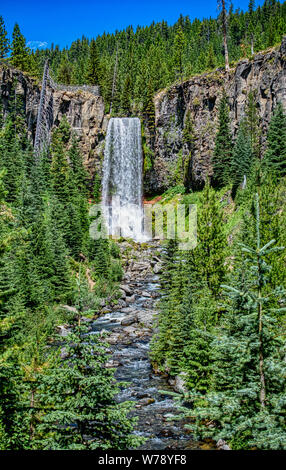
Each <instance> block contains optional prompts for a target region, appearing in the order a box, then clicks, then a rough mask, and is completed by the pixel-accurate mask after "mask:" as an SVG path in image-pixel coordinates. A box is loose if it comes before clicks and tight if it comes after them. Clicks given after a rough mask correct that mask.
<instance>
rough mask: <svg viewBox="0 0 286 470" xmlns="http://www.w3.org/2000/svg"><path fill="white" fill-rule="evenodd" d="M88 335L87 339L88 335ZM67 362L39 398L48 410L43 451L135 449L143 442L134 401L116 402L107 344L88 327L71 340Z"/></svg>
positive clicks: (40, 429) (41, 427) (41, 430)
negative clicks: (136, 424) (133, 415)
mask: <svg viewBox="0 0 286 470" xmlns="http://www.w3.org/2000/svg"><path fill="white" fill-rule="evenodd" d="M83 335H85V340H84V341H83V340H82V336H83ZM65 348H66V359H65V360H64V361H61V363H58V365H57V366H56V367H54V368H52V369H51V370H50V373H49V374H46V375H44V376H43V377H42V384H41V387H40V391H39V393H38V397H37V400H38V402H39V403H40V404H41V407H42V408H44V414H43V416H42V417H41V421H40V422H39V424H38V426H37V428H36V435H38V436H39V439H38V441H37V440H35V445H36V447H37V448H39V449H52V450H66V449H68V450H84V449H86V450H95V449H101V450H104V449H105V450H106V449H111V448H113V449H114V448H115V449H119V450H120V449H122V450H123V449H126V448H134V447H136V446H137V445H138V444H139V443H140V442H141V439H140V438H138V437H136V436H135V435H134V434H133V433H132V431H133V426H134V418H128V417H127V413H128V412H129V411H130V403H128V402H125V403H120V404H118V403H116V401H115V399H114V397H115V395H116V393H118V391H119V388H118V386H116V385H115V383H114V378H113V370H110V369H108V368H106V367H104V364H105V362H106V361H107V355H106V353H105V351H104V344H101V343H100V341H99V339H96V338H95V336H94V335H89V336H86V327H84V326H76V327H74V329H73V332H72V333H70V335H69V336H68V337H66V339H65Z"/></svg>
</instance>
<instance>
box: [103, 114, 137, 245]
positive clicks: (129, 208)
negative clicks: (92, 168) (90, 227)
mask: <svg viewBox="0 0 286 470" xmlns="http://www.w3.org/2000/svg"><path fill="white" fill-rule="evenodd" d="M142 166H143V158H142V148H141V123H140V120H139V119H138V118H112V119H110V121H109V125H108V130H107V136H106V143H105V151H104V163H103V180H102V206H103V214H104V218H105V223H106V226H107V231H108V233H109V234H110V235H114V236H117V237H119V236H122V237H126V238H133V239H134V240H136V241H143V239H144V237H143V234H142V221H143V202H142V194H143V188H142V186H143V183H142V179H143V175H142Z"/></svg>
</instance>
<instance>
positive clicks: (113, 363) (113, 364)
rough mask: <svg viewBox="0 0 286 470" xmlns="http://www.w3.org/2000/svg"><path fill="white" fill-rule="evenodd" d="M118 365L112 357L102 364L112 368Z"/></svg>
mask: <svg viewBox="0 0 286 470" xmlns="http://www.w3.org/2000/svg"><path fill="white" fill-rule="evenodd" d="M119 366H120V363H119V362H118V361H113V360H112V359H111V360H110V361H107V362H106V363H105V365H104V367H105V368H106V369H113V368H116V367H119Z"/></svg>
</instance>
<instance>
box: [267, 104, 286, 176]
mask: <svg viewBox="0 0 286 470" xmlns="http://www.w3.org/2000/svg"><path fill="white" fill-rule="evenodd" d="M264 162H265V163H264V169H265V171H267V172H271V173H272V174H273V175H276V176H277V177H283V176H285V175H286V116H285V113H284V109H283V106H282V104H281V103H280V102H279V103H278V104H277V106H276V108H275V110H274V113H273V116H272V118H271V121H270V125H269V130H268V134H267V150H266V152H265V155H264Z"/></svg>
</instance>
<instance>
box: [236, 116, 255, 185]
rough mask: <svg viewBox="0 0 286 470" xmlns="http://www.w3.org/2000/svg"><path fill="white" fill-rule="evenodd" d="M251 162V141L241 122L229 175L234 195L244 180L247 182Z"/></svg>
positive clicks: (243, 123)
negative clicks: (230, 175)
mask: <svg viewBox="0 0 286 470" xmlns="http://www.w3.org/2000/svg"><path fill="white" fill-rule="evenodd" d="M252 160H253V153H252V146H251V140H250V138H249V136H248V134H247V132H246V125H245V122H244V121H241V122H240V125H239V130H238V134H237V138H236V141H235V145H234V148H233V154H232V166H231V173H232V181H233V188H234V193H236V190H237V188H238V187H239V186H240V185H242V183H243V181H244V179H246V180H247V178H248V176H249V175H250V173H251V170H252Z"/></svg>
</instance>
